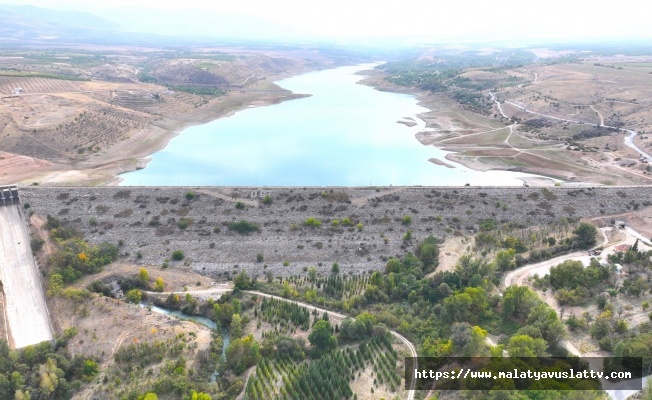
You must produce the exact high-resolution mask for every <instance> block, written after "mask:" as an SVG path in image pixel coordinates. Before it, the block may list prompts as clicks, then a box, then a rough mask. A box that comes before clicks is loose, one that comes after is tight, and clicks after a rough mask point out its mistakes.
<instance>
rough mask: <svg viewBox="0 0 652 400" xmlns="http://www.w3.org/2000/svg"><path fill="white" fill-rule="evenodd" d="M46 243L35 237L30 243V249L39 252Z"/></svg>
mask: <svg viewBox="0 0 652 400" xmlns="http://www.w3.org/2000/svg"><path fill="white" fill-rule="evenodd" d="M44 243H45V242H44V241H43V239H41V238H39V237H34V238H32V240H30V241H29V247H30V248H31V249H32V251H39V250H41V249H42V248H43V244H44Z"/></svg>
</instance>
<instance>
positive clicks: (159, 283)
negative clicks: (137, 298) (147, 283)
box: [154, 276, 165, 292]
mask: <svg viewBox="0 0 652 400" xmlns="http://www.w3.org/2000/svg"><path fill="white" fill-rule="evenodd" d="M164 289H165V282H163V278H162V277H160V276H159V277H158V278H156V281H155V282H154V291H155V292H162V291H163V290H164Z"/></svg>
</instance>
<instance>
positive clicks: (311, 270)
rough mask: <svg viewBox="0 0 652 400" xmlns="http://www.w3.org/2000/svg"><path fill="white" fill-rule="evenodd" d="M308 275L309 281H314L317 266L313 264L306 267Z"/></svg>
mask: <svg viewBox="0 0 652 400" xmlns="http://www.w3.org/2000/svg"><path fill="white" fill-rule="evenodd" d="M308 277H309V278H310V282H314V281H315V279H316V278H317V268H315V267H313V266H310V267H308Z"/></svg>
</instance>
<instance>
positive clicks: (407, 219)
mask: <svg viewBox="0 0 652 400" xmlns="http://www.w3.org/2000/svg"><path fill="white" fill-rule="evenodd" d="M411 223H412V217H410V216H409V215H406V216H405V217H403V222H402V224H403V225H410V224H411Z"/></svg>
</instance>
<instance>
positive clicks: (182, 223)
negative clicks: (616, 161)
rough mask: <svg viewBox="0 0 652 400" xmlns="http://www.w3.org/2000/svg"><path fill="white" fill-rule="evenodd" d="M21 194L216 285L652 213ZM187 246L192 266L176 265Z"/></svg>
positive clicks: (205, 190) (477, 198)
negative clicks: (512, 232) (484, 231)
mask: <svg viewBox="0 0 652 400" xmlns="http://www.w3.org/2000/svg"><path fill="white" fill-rule="evenodd" d="M20 195H21V201H22V204H23V205H24V206H26V207H29V208H28V209H27V210H25V211H26V213H30V214H36V215H39V216H42V217H46V216H48V215H51V216H53V217H56V218H58V219H59V220H61V221H63V222H64V223H67V224H68V225H69V226H72V227H74V228H76V229H78V230H80V231H81V232H83V234H84V236H85V238H86V239H87V240H89V241H90V242H91V243H100V242H104V241H106V242H110V243H114V244H119V248H120V254H121V260H122V262H129V263H135V264H143V265H163V263H168V265H169V266H170V267H171V268H192V269H193V270H195V271H197V272H199V273H202V274H205V275H210V276H214V277H215V278H218V277H229V276H231V275H232V274H234V273H237V272H239V271H240V270H242V269H245V270H247V271H248V272H249V273H250V274H251V275H255V276H263V274H266V273H267V274H269V272H271V273H273V274H274V276H289V275H294V274H303V273H305V271H306V270H307V267H309V266H314V267H316V268H317V271H318V273H320V274H326V273H330V270H331V266H332V264H333V263H335V262H337V263H338V264H339V266H340V268H341V270H342V272H343V273H368V272H371V271H373V270H382V269H384V266H385V261H386V260H387V259H388V258H390V257H395V256H401V255H403V254H405V252H407V251H414V249H415V246H416V244H417V243H418V241H420V240H422V239H424V238H426V237H428V236H430V235H432V236H434V237H436V238H438V239H440V240H443V239H446V238H448V237H452V236H462V235H469V234H473V233H477V232H478V231H479V230H480V224H481V223H482V222H483V221H486V220H493V221H494V222H495V223H496V224H501V223H502V224H504V223H510V226H512V227H523V228H524V227H528V226H532V225H555V224H563V223H564V221H574V220H578V219H581V218H586V217H595V216H601V215H605V216H606V215H611V214H618V213H626V212H631V211H635V210H640V209H643V208H645V207H649V206H651V205H652V188H651V187H596V188H589V187H586V188H569V187H555V188H534V187H529V188H525V187H522V188H513V187H512V188H502V187H458V188H451V187H445V188H442V187H377V188H376V187H368V188H367V187H365V188H336V187H326V188H320V187H307V188H297V187H292V188H281V187H273V188H259V187H164V188H152V187H147V188H144V187H98V188H76V187H75V188H73V187H51V188H44V187H42V188H37V187H28V188H21V189H20ZM27 205H28V206H27ZM406 217H407V218H406ZM408 231H410V234H409V235H410V236H411V238H409V239H406V238H407V232H408ZM470 245H473V244H472V243H470ZM177 250H181V251H182V252H183V254H184V255H185V257H184V258H183V260H181V261H174V260H172V253H173V252H175V251H177ZM268 271H269V272H268Z"/></svg>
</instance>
